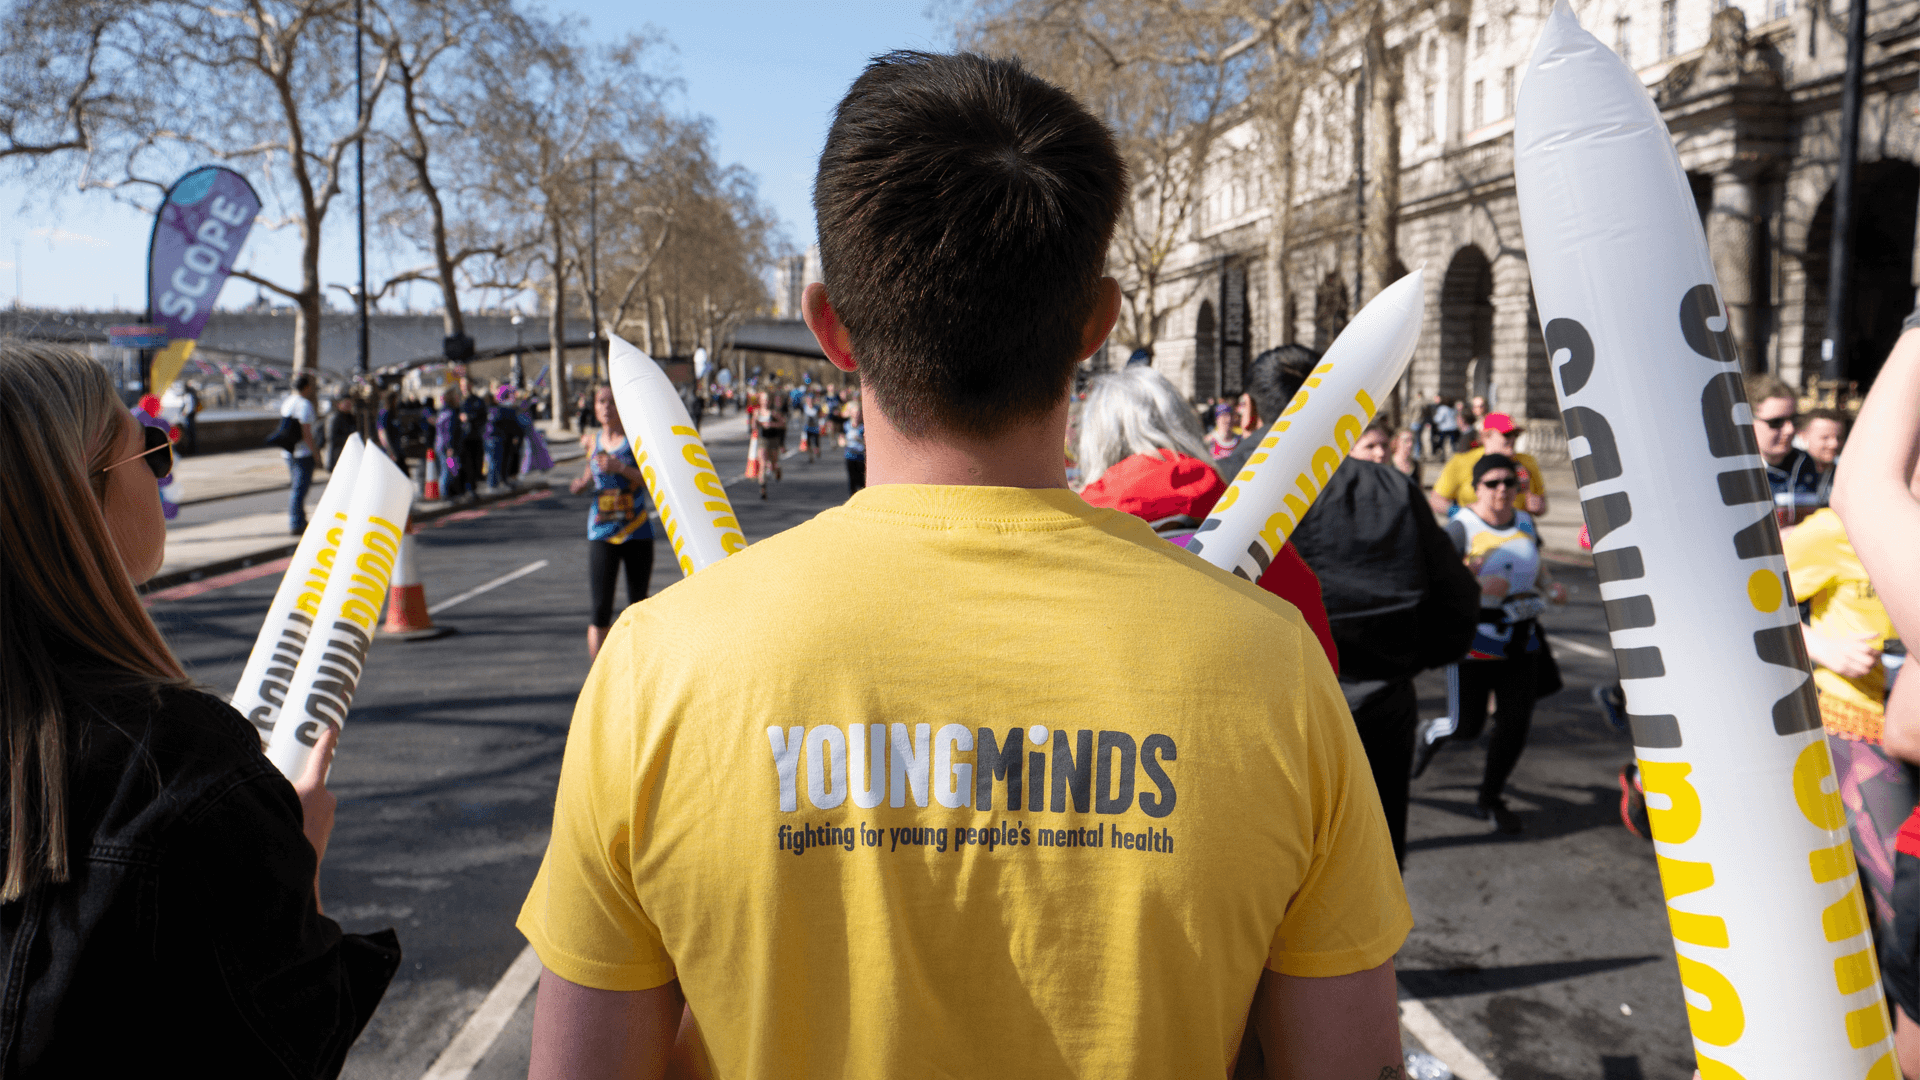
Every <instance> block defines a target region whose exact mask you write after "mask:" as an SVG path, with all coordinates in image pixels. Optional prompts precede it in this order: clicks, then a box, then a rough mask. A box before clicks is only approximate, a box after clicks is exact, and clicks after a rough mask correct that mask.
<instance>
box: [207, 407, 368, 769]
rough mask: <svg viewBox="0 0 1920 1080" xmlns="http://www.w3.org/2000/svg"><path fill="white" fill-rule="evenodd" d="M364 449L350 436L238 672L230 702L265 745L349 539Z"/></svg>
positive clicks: (360, 443) (361, 443)
mask: <svg viewBox="0 0 1920 1080" xmlns="http://www.w3.org/2000/svg"><path fill="white" fill-rule="evenodd" d="M365 449H366V444H365V443H363V442H361V441H360V436H359V434H358V433H355V434H353V435H349V436H347V443H346V446H345V448H343V449H342V450H341V451H340V458H339V460H337V461H335V462H334V463H333V470H332V472H331V473H330V474H329V476H328V477H327V487H326V490H325V491H322V492H321V493H320V504H319V505H318V506H316V507H314V510H313V520H312V521H311V523H310V524H309V525H308V526H307V531H306V532H305V533H304V534H302V535H301V537H300V546H299V547H297V548H295V549H294V552H293V559H292V560H291V561H290V562H288V563H287V572H286V573H285V574H284V575H282V576H281V578H280V588H279V590H278V591H276V592H275V593H274V594H273V603H271V604H269V605H267V617H266V620H265V621H264V622H262V623H261V624H260V636H259V637H257V638H255V639H254V642H253V652H252V653H251V654H249V655H248V656H247V667H246V670H245V671H242V672H241V673H240V685H239V687H238V688H237V689H235V690H234V692H233V699H232V702H231V704H232V705H233V707H234V708H235V709H238V710H239V711H240V715H242V716H244V717H246V718H247V719H248V720H251V721H253V726H254V727H256V728H259V729H260V741H261V743H263V744H264V743H266V742H267V741H268V738H269V737H270V736H271V735H272V734H273V725H274V721H275V720H276V719H277V718H278V717H279V715H280V706H281V705H282V704H283V703H284V702H285V701H286V693H287V685H288V684H289V683H291V682H292V681H293V669H294V667H295V666H296V665H298V664H299V663H300V653H301V652H302V651H303V650H304V649H305V648H306V646H307V638H308V637H309V636H310V635H311V633H312V631H313V617H314V616H315V615H316V614H318V613H319V611H320V594H321V593H322V592H324V591H326V588H327V574H328V573H329V572H330V571H331V570H332V569H333V557H334V554H335V553H336V552H338V551H339V550H340V539H341V537H342V536H344V535H345V531H344V529H343V526H345V525H346V523H347V498H348V495H349V494H350V493H351V492H352V490H353V478H354V475H355V474H356V473H357V472H359V469H360V455H361V454H362V453H363V452H364V451H365Z"/></svg>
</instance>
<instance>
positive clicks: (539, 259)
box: [471, 18, 671, 426]
mask: <svg viewBox="0 0 1920 1080" xmlns="http://www.w3.org/2000/svg"><path fill="white" fill-rule="evenodd" d="M651 45H652V43H651V42H650V41H648V40H647V39H645V38H640V37H631V38H628V39H627V40H625V41H622V42H620V43H618V44H616V45H614V46H613V47H611V48H605V49H596V48H590V47H587V46H585V45H582V44H581V43H579V42H578V41H577V40H576V34H575V31H574V30H573V28H572V27H571V26H569V25H568V24H566V23H551V22H541V21H537V20H533V19H530V18H529V19H525V20H523V21H522V22H521V24H520V25H519V27H518V28H517V29H516V31H515V33H514V34H513V35H511V36H510V37H509V38H508V39H506V40H505V41H504V42H503V43H502V45H501V47H500V48H498V49H493V50H481V51H477V52H476V53H475V54H474V55H473V60H472V63H473V68H474V77H475V80H476V81H475V86H476V93H475V96H474V98H473V103H474V104H473V108H474V113H473V117H472V121H471V122H472V125H473V131H474V135H475V137H476V138H477V139H479V140H480V141H481V144H482V145H483V146H484V147H485V148H486V154H485V156H484V158H483V159H482V160H483V162H484V172H483V175H481V176H480V177H479V178H478V181H477V184H476V195H477V204H476V205H477V206H478V207H479V208H480V211H481V212H483V213H485V214H488V215H491V216H492V219H493V220H494V222H495V227H496V228H497V229H498V230H499V231H500V232H501V233H502V235H503V237H504V238H505V239H504V241H503V247H513V248H515V249H516V250H520V251H523V252H524V253H525V254H524V255H522V256H521V257H520V259H519V260H518V261H517V266H518V273H517V274H514V273H506V274H504V275H503V278H502V280H501V281H499V282H495V283H496V284H504V283H509V282H510V283H513V284H515V285H517V286H518V287H522V288H532V289H535V290H537V291H538V292H539V293H541V294H543V299H544V300H545V302H546V304H547V332H548V338H549V349H550V360H549V363H550V367H549V372H550V384H551V386H552V389H553V403H554V415H556V416H558V417H560V418H561V421H562V424H563V426H565V425H566V423H567V417H568V408H567V372H566V351H565V347H564V342H565V340H566V323H567V281H568V278H569V276H570V275H571V274H573V273H574V272H575V271H576V270H577V269H578V268H579V267H580V265H581V254H582V252H583V251H584V248H585V237H584V236H583V235H582V233H583V229H582V226H583V225H584V224H585V222H584V215H585V209H586V203H587V190H586V187H587V183H588V172H589V169H590V167H591V163H592V162H594V161H596V160H599V161H614V162H623V161H628V160H631V159H634V158H635V157H636V156H637V155H636V154H635V153H634V152H633V148H634V147H636V146H637V145H644V143H645V141H646V138H647V135H648V134H649V132H650V129H652V128H653V127H654V126H655V123H654V121H655V119H656V118H657V117H658V115H659V113H660V112H661V108H660V98H661V95H662V94H663V93H665V92H666V90H667V89H668V88H669V87H670V85H671V84H670V83H669V82H668V81H667V80H665V79H663V78H661V77H660V76H658V75H657V74H656V73H654V72H652V71H651V70H649V68H648V66H647V64H646V59H647V54H648V51H649V49H650V47H651Z"/></svg>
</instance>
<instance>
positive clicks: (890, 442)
mask: <svg viewBox="0 0 1920 1080" xmlns="http://www.w3.org/2000/svg"><path fill="white" fill-rule="evenodd" d="M862 394H863V396H864V397H865V398H866V403H865V404H866V406H867V407H866V408H865V409H864V410H863V411H862V412H863V415H862V419H863V420H864V421H865V423H866V444H867V483H868V484H869V485H870V486H877V485H880V484H958V485H977V486H983V487H1020V488H1064V487H1066V486H1067V466H1066V445H1067V403H1066V401H1065V400H1064V399H1063V400H1062V401H1061V402H1060V405H1059V407H1058V408H1056V409H1054V410H1053V411H1052V412H1050V413H1048V414H1047V415H1046V416H1044V417H1042V418H1041V419H1039V420H1036V421H1032V422H1030V423H1025V424H1020V425H1018V426H1016V427H1012V428H1009V429H1007V430H1006V431H1003V432H1001V433H1000V434H998V435H995V436H993V437H992V438H989V439H981V438H977V437H974V436H970V435H962V434H958V433H955V432H951V431H945V430H940V431H933V432H928V433H926V434H924V435H921V436H909V435H907V434H905V433H903V432H902V431H901V430H900V429H899V428H897V427H895V426H894V424H893V422H892V421H891V420H890V419H888V418H887V414H886V410H885V409H884V408H882V407H881V406H880V404H879V403H878V402H877V401H875V400H874V399H873V396H872V391H871V390H867V389H865V388H863V389H862Z"/></svg>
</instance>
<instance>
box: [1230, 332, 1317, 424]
mask: <svg viewBox="0 0 1920 1080" xmlns="http://www.w3.org/2000/svg"><path fill="white" fill-rule="evenodd" d="M1319 363H1320V354H1319V353H1317V352H1315V351H1314V350H1312V349H1309V348H1307V347H1306V346H1305V345H1280V346H1276V347H1275V348H1271V349H1268V350H1267V351H1266V352H1263V353H1261V354H1260V355H1259V356H1256V357H1254V358H1253V363H1252V364H1250V365H1249V366H1248V371H1247V393H1248V394H1251V395H1252V396H1253V404H1254V405H1255V406H1256V407H1257V408H1258V409H1259V410H1260V415H1261V416H1262V417H1265V418H1266V419H1268V420H1272V419H1273V418H1274V417H1277V416H1279V415H1280V413H1281V411H1282V410H1283V409H1285V408H1286V407H1287V402H1289V401H1292V400H1293V395H1294V394H1296V393H1298V392H1299V391H1300V384H1301V383H1304V382H1306V381H1307V376H1308V375H1310V374H1312V373H1313V369H1314V368H1315V367H1316V366H1317V365H1318V364H1319Z"/></svg>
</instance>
